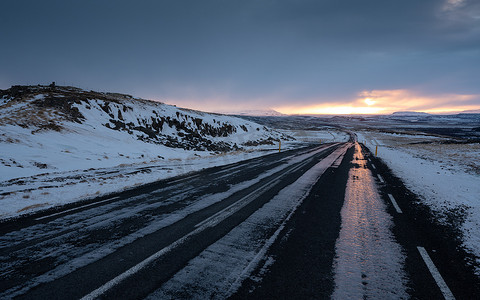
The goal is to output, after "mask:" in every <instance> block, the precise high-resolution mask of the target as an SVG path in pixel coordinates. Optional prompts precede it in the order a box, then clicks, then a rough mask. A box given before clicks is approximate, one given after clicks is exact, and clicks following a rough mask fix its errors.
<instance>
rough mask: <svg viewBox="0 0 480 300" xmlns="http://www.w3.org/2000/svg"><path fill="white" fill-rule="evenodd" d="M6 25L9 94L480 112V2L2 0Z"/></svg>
mask: <svg viewBox="0 0 480 300" xmlns="http://www.w3.org/2000/svg"><path fill="white" fill-rule="evenodd" d="M0 22H1V26H0V41H1V42H0V89H7V88H9V87H10V86H11V85H17V84H30V85H34V84H49V83H50V82H52V81H55V82H56V83H57V84H58V85H73V86H77V87H80V88H84V89H88V90H95V91H109V92H119V93H126V94H130V95H133V96H136V97H141V98H145V99H152V100H158V101H162V102H165V103H169V104H175V105H177V106H180V107H188V108H193V109H199V110H204V111H216V112H235V111H242V110H262V109H275V110H277V111H279V112H282V113H285V114H314V113H325V114H348V113H375V114H377V113H391V112H394V111H424V112H430V113H444V112H459V111H464V110H476V109H480V84H479V83H480V1H478V0H421V1H420V0H402V1H398V0H363V1H359V0H283V1H280V0H277V1H275V0H202V1H199V0H191V1H189V0H170V1H163V0H158V1H153V0H137V1H124V0H116V1H107V0H83V1H73V0H62V1H49V0H46V1H38V0H28V1H27V0H2V1H1V3H0Z"/></svg>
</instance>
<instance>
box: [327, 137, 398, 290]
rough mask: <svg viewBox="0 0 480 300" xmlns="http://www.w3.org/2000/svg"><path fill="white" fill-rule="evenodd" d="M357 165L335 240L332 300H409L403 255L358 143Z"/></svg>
mask: <svg viewBox="0 0 480 300" xmlns="http://www.w3.org/2000/svg"><path fill="white" fill-rule="evenodd" d="M353 163H354V167H353V168H352V169H351V170H350V173H349V179H348V183H347V189H346V191H345V203H344V205H343V207H342V211H341V216H342V227H341V230H340V235H339V237H338V239H337V241H336V257H335V262H334V271H335V290H334V292H333V295H332V298H333V299H369V298H372V299H406V298H408V294H407V292H406V284H407V279H406V273H405V271H404V270H403V265H404V262H405V255H404V254H403V253H402V248H401V246H400V245H399V244H398V243H397V242H396V241H395V239H394V236H393V234H392V232H391V230H390V228H391V227H392V225H393V221H392V217H391V216H390V215H389V214H388V213H387V212H386V206H385V204H384V202H383V201H382V199H381V198H380V195H379V194H378V192H377V186H376V183H375V181H374V179H373V177H372V174H371V172H370V170H369V169H367V166H366V163H367V162H366V160H365V158H364V156H363V154H362V152H361V147H360V145H359V144H358V143H355V154H354V160H353Z"/></svg>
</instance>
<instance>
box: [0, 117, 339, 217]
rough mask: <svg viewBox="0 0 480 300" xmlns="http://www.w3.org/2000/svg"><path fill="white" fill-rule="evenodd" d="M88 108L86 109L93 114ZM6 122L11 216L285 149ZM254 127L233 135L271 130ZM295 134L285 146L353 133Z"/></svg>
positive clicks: (1, 166) (4, 156)
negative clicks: (196, 144)
mask: <svg viewBox="0 0 480 300" xmlns="http://www.w3.org/2000/svg"><path fill="white" fill-rule="evenodd" d="M87 113H88V111H86V112H84V114H85V115H86V116H88V114H87ZM218 118H219V117H218V116H217V119H218ZM226 118H228V117H226ZM90 119H94V116H92V117H91V118H90ZM241 121H243V120H241ZM245 122H247V121H245ZM250 124H254V123H251V122H250ZM250 126H254V125H250ZM1 129H2V132H3V133H2V134H1V135H0V147H1V153H0V162H1V163H0V202H1V204H2V205H1V208H0V218H3V219H5V218H11V217H15V216H18V215H21V214H27V213H31V212H34V211H37V210H41V209H46V208H49V207H52V206H57V205H63V204H68V203H72V202H75V201H80V200H86V199H90V198H95V197H98V196H102V195H108V194H110V193H114V192H118V191H122V190H126V189H130V188H133V187H135V186H139V185H142V184H146V183H150V182H155V181H157V180H161V179H165V178H169V177H174V176H177V175H181V174H186V173H189V172H193V171H196V170H201V169H203V168H209V167H214V166H219V165H225V164H229V163H234V162H237V161H241V160H245V159H249V158H253V157H258V156H261V155H266V154H269V153H273V152H276V151H278V143H275V144H274V145H268V144H264V145H256V146H244V147H243V149H242V150H237V151H230V152H226V153H219V152H213V151H196V150H193V149H191V150H186V149H181V148H170V147H165V146H163V145H158V144H152V143H146V142H143V141H139V140H138V139H136V138H134V137H132V136H131V135H129V134H126V133H124V132H122V131H115V130H111V129H108V128H106V127H104V126H102V125H101V124H100V122H97V123H93V125H92V123H91V124H90V125H89V126H85V125H84V124H76V123H71V124H69V128H68V129H69V130H68V131H64V132H57V131H42V132H38V133H36V134H32V133H31V129H29V128H22V127H19V126H14V125H4V126H1ZM250 132H251V134H250V135H246V134H243V135H238V136H236V137H234V139H233V140H234V141H235V143H238V144H241V143H243V142H245V141H251V140H255V139H259V138H262V135H263V136H265V131H263V130H262V131H260V132H258V131H257V130H250ZM294 134H295V137H296V138H297V139H298V141H282V151H283V150H287V149H290V148H293V147H296V146H298V144H299V143H304V142H314V141H317V142H320V138H321V140H322V141H324V142H331V141H334V140H335V141H344V140H347V139H348V136H347V135H346V134H344V133H341V132H321V131H317V132H312V131H309V132H295V133H294ZM278 135H280V134H278ZM329 138H330V139H329ZM227 140H232V138H230V139H227Z"/></svg>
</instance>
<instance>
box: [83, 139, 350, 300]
mask: <svg viewBox="0 0 480 300" xmlns="http://www.w3.org/2000/svg"><path fill="white" fill-rule="evenodd" d="M339 151H343V149H342V148H340V149H337V150H336V151H334V152H333V153H331V154H330V155H329V156H327V157H326V158H324V159H323V160H322V161H321V162H320V163H318V164H316V165H315V166H314V167H313V168H315V167H317V166H318V165H320V164H321V163H323V162H324V161H326V160H327V159H328V158H329V157H332V156H335V155H340V154H341V153H340V152H339ZM312 156H313V154H312ZM336 158H338V156H337V157H336ZM308 162H310V161H309V160H308V159H305V162H304V163H301V164H300V165H299V166H297V167H295V168H293V169H292V170H291V171H290V172H295V171H296V170H298V169H300V168H302V167H303V166H305V165H307V164H308ZM333 162H334V159H332V160H331V162H329V163H328V164H329V165H328V167H330V166H331V165H332V164H333ZM325 169H326V168H325ZM274 180H275V179H274ZM277 180H279V179H276V180H275V181H277ZM229 216H230V214H224V215H219V216H218V217H217V218H214V219H211V220H210V222H207V223H204V222H201V223H199V224H201V225H199V224H197V225H199V227H197V229H195V230H193V231H191V232H190V233H188V234H186V235H184V236H183V237H181V238H179V239H178V240H176V241H175V242H173V243H172V244H170V245H168V246H166V247H164V248H162V249H161V250H159V251H158V252H156V253H154V254H152V255H151V256H149V257H147V258H146V259H145V260H143V261H141V262H140V263H138V264H137V265H135V266H133V267H131V268H130V269H128V270H127V271H125V272H123V273H122V274H120V275H118V276H117V277H115V278H113V279H111V280H110V281H108V282H107V283H105V284H103V285H102V286H100V287H99V288H97V289H96V290H94V291H92V292H90V293H89V294H88V295H86V296H84V297H82V298H81V299H80V300H90V299H96V298H99V297H100V296H101V295H102V294H104V293H105V292H106V291H108V290H109V289H111V288H112V287H114V286H116V285H117V284H119V283H120V282H122V281H124V280H125V279H127V278H128V277H130V276H131V275H133V274H135V273H137V272H138V271H140V270H142V269H143V268H145V267H146V266H147V265H148V264H150V263H151V262H153V261H155V260H157V259H158V258H160V257H162V256H163V255H165V254H166V253H168V252H170V251H172V250H173V249H175V248H176V247H178V246H180V245H181V244H183V243H184V242H185V241H187V239H189V238H190V237H192V236H194V235H196V234H198V233H200V232H202V231H204V230H205V229H207V228H208V227H213V226H215V225H217V224H219V223H220V222H222V221H223V220H225V219H226V218H228V217H229ZM202 223H203V224H202Z"/></svg>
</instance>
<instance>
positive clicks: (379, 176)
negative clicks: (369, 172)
mask: <svg viewBox="0 0 480 300" xmlns="http://www.w3.org/2000/svg"><path fill="white" fill-rule="evenodd" d="M377 177H378V179H379V180H380V182H381V183H385V180H383V177H382V175H380V174H377Z"/></svg>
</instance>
